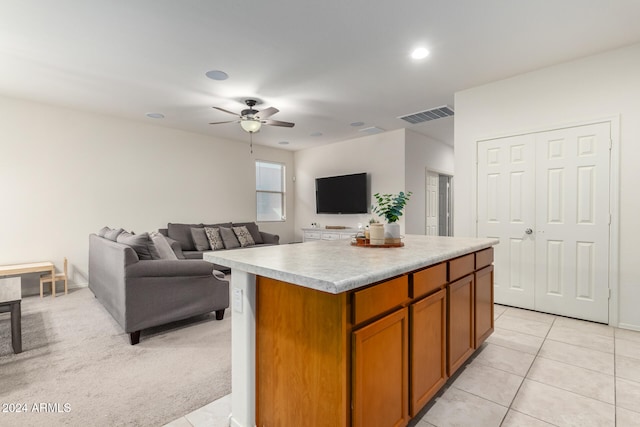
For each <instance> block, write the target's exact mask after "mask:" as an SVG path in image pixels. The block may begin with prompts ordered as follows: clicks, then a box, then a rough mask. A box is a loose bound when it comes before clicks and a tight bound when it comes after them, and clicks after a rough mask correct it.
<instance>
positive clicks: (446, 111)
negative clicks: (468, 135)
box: [398, 105, 453, 124]
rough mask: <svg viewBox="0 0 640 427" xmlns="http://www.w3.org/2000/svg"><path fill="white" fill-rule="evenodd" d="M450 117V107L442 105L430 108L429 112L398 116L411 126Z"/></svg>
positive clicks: (451, 111) (451, 112) (451, 114)
mask: <svg viewBox="0 0 640 427" xmlns="http://www.w3.org/2000/svg"><path fill="white" fill-rule="evenodd" d="M450 116H453V110H452V109H451V108H450V107H448V106H446V105H443V106H442V107H437V108H432V109H430V110H426V111H420V112H418V113H413V114H407V115H406V116H400V117H398V118H399V119H402V120H404V121H407V122H409V123H411V124H416V123H424V122H428V121H431V120H436V119H441V118H443V117H450Z"/></svg>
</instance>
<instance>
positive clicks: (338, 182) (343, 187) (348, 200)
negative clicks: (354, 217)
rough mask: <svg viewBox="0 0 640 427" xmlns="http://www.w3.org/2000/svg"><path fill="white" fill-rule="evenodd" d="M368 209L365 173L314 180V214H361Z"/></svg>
mask: <svg viewBox="0 0 640 427" xmlns="http://www.w3.org/2000/svg"><path fill="white" fill-rule="evenodd" d="M368 208H369V202H368V194H367V174H366V173H356V174H351V175H341V176H330V177H326V178H316V213H319V214H361V213H367V210H368Z"/></svg>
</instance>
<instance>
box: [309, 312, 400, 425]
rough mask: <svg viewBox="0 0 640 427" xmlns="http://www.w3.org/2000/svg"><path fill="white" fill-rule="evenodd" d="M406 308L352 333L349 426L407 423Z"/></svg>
mask: <svg viewBox="0 0 640 427" xmlns="http://www.w3.org/2000/svg"><path fill="white" fill-rule="evenodd" d="M407 313H408V310H407V308H401V309H399V310H397V311H395V312H393V313H392V314H389V315H387V316H385V317H383V318H381V319H379V320H377V321H375V322H373V323H371V324H369V325H367V326H364V327H362V328H360V329H358V330H356V331H355V332H353V360H352V371H353V426H355V427H375V426H379V427H390V426H405V425H407V423H408V422H409V410H408V391H409V369H408V366H407V362H408V357H407V354H408V348H409V346H408V315H407ZM307 425H309V424H307Z"/></svg>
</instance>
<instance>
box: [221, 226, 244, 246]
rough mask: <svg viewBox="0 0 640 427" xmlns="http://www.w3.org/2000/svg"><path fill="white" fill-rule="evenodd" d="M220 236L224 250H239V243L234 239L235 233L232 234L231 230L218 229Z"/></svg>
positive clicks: (225, 228)
mask: <svg viewBox="0 0 640 427" xmlns="http://www.w3.org/2000/svg"><path fill="white" fill-rule="evenodd" d="M219 230H220V236H221V237H222V242H223V243H224V247H225V249H233V248H239V247H240V242H239V241H238V238H237V237H236V233H234V232H233V230H232V229H231V228H227V227H220V228H219Z"/></svg>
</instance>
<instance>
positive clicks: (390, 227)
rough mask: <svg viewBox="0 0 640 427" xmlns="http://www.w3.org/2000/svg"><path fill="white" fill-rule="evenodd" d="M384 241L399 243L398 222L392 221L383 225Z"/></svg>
mask: <svg viewBox="0 0 640 427" xmlns="http://www.w3.org/2000/svg"><path fill="white" fill-rule="evenodd" d="M384 242H385V243H386V244H397V243H400V224H398V223H397V222H392V223H389V224H385V225H384Z"/></svg>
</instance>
